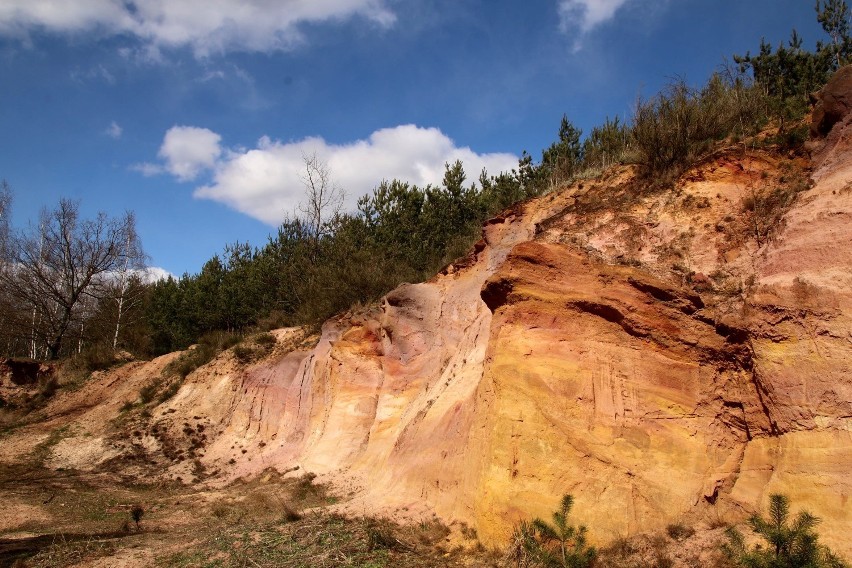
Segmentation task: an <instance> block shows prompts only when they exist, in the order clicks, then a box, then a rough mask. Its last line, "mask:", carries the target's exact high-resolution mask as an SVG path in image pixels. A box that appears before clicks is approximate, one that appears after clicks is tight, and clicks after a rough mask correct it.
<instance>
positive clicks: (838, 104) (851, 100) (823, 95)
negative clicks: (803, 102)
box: [811, 65, 852, 137]
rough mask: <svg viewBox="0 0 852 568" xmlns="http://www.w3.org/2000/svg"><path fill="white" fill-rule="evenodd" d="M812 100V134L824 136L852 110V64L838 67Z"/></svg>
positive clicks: (813, 135)
mask: <svg viewBox="0 0 852 568" xmlns="http://www.w3.org/2000/svg"><path fill="white" fill-rule="evenodd" d="M812 100H813V102H814V111H813V114H812V115H811V136H812V137H824V136H826V135H827V134H828V133H829V132H831V129H832V127H834V125H835V124H837V123H838V122H840V121H841V120H843V119H844V118H845V117H846V115H847V114H849V112H850V110H852V65H847V66H846V67H842V68H840V69H838V70H837V72H836V73H835V74H834V75H833V76H832V77H831V79H829V80H828V83H826V84H825V86H824V87H823V88H822V89H820V90H819V91H818V92H816V93H815V94H814V95H812Z"/></svg>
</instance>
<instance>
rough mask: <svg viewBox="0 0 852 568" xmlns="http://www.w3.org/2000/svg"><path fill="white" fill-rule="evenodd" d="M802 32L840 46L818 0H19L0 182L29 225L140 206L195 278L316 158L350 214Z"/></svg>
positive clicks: (498, 160) (167, 254)
mask: <svg viewBox="0 0 852 568" xmlns="http://www.w3.org/2000/svg"><path fill="white" fill-rule="evenodd" d="M794 27H795V28H796V29H797V30H798V31H799V32H800V34H801V35H802V36H803V37H804V39H805V42H806V46H807V47H809V48H812V47H813V45H814V43H815V41H816V39H818V38H821V30H820V28H819V25H818V24H817V22H816V18H815V12H814V3H813V2H812V1H811V0H535V1H533V2H517V1H514V2H511V1H504V0H492V1H490V2H486V1H485V0H133V1H129V0H2V2H0V77H2V85H0V132H2V136H0V178H5V179H6V180H7V181H8V182H9V184H10V185H11V187H12V189H13V191H14V195H15V201H14V209H13V224H14V225H16V226H18V227H23V226H26V224H27V223H28V222H29V220H34V219H36V217H37V215H38V211H39V210H40V208H42V207H45V206H48V207H52V206H54V205H55V204H56V203H57V202H58V200H59V199H60V197H71V198H76V199H80V200H81V202H82V205H81V207H82V210H83V212H84V213H85V214H86V215H94V214H95V213H96V212H97V211H106V212H108V213H110V214H115V215H117V214H120V213H122V212H123V211H125V210H133V211H135V212H136V217H137V229H138V231H139V233H140V235H141V237H142V242H143V245H144V247H145V250H146V252H147V253H148V254H149V256H150V263H151V264H152V265H153V266H157V267H161V268H163V269H165V270H167V271H169V272H171V273H174V274H178V275H179V274H181V273H183V272H191V273H194V272H197V271H198V270H199V269H200V268H201V265H202V264H203V262H204V261H205V260H207V259H208V258H210V257H211V256H212V255H213V254H214V253H217V252H220V251H221V250H222V248H223V247H224V245H225V244H226V243H233V242H235V241H241V242H245V241H248V242H250V243H252V244H255V245H262V244H263V243H264V242H265V241H266V238H267V235H268V234H270V233H271V232H274V230H275V227H276V225H277V224H278V223H279V222H280V220H281V219H283V218H284V216H285V215H287V214H290V215H292V214H293V212H294V211H295V209H296V207H297V206H298V203H299V201H300V200H301V199H302V192H303V188H302V185H301V181H300V179H299V175H300V171H301V168H302V156H303V155H304V154H310V153H316V154H317V155H318V156H319V157H320V158H321V159H323V160H324V161H326V162H327V163H328V165H329V167H330V169H331V174H332V177H333V179H334V180H335V182H336V183H337V185H339V186H340V187H341V188H343V189H344V190H345V191H346V194H347V203H348V204H349V206H350V207H351V206H352V204H353V203H354V202H355V201H356V200H357V198H358V197H359V196H360V195H362V194H364V193H367V192H369V191H370V189H371V188H373V187H375V186H376V185H377V184H378V183H379V182H380V181H381V180H382V179H386V178H394V177H398V178H401V179H405V180H407V181H411V182H414V183H418V184H423V183H428V182H439V181H440V179H441V175H442V173H443V164H444V163H445V162H446V161H451V160H455V159H457V158H459V159H462V160H463V162H464V163H465V166H466V170H467V172H468V177H469V179H471V180H473V179H475V178H476V177H477V176H478V173H479V171H480V170H481V169H482V168H483V167H485V168H487V170H488V171H489V172H490V173H497V171H499V170H500V169H504V168H510V167H512V166H514V165H515V164H516V162H517V157H518V156H519V155H520V153H521V151H523V150H527V151H529V152H530V153H532V154H533V156H534V157H539V156H540V152H541V149H542V148H544V147H546V146H548V145H549V144H550V143H551V142H552V141H553V140H554V138H555V136H556V132H557V130H558V126H559V120H560V118H561V116H562V115H563V114H567V115H568V116H569V118H570V119H571V120H572V121H573V122H574V123H575V124H576V125H577V126H579V127H580V128H582V129H583V130H584V131H585V132H588V131H589V130H590V129H591V127H592V126H594V125H596V124H599V123H600V122H602V121H603V119H604V118H605V117H606V116H610V117H611V116H615V115H619V116H621V117H623V118H629V115H630V110H631V107H632V105H633V103H634V102H635V100H636V98H637V96H639V95H645V96H648V95H651V94H653V93H655V92H656V91H657V90H659V88H660V87H661V86H662V85H664V84H665V82H666V81H667V80H669V79H670V78H671V77H674V76H682V77H685V78H686V79H687V81H688V82H690V83H693V84H696V85H698V84H701V83H702V82H703V81H705V80H706V78H707V77H708V75H709V74H710V73H711V72H713V71H714V70H715V69H718V67H719V65H720V64H721V63H722V61H723V59H724V58H725V57H726V56H730V55H731V54H732V53H743V52H745V51H746V50H752V51H756V50H757V48H758V46H759V43H760V39H761V37H765V38H766V39H767V40H769V41H770V42H771V43H773V44H777V43H778V42H780V41H785V40H786V39H787V38H788V37H789V34H790V30H791V29H792V28H794Z"/></svg>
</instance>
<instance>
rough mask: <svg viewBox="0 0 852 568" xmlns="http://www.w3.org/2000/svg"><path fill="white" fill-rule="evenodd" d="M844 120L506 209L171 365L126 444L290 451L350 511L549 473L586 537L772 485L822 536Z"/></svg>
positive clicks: (444, 498)
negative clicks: (422, 274)
mask: <svg viewBox="0 0 852 568" xmlns="http://www.w3.org/2000/svg"><path fill="white" fill-rule="evenodd" d="M848 121H849V118H848V117H842V118H841V119H839V122H838V123H837V124H836V125H835V126H834V128H833V129H832V131H831V134H830V135H829V136H828V137H827V138H826V140H825V141H824V142H823V143H822V144H823V146H822V147H819V148H816V149H815V152H814V160H813V161H812V162H809V161H808V160H807V159H805V158H803V157H800V156H786V155H778V154H773V153H769V152H751V153H748V154H743V152H742V150H741V149H736V148H735V149H728V150H726V151H720V152H719V153H717V154H716V155H713V156H710V157H708V158H707V159H706V160H704V161H703V162H702V163H701V164H699V165H697V166H696V167H695V168H694V169H693V170H691V171H690V172H688V174H687V175H686V176H684V178H683V179H682V180H681V182H680V183H679V184H678V186H677V188H676V191H671V192H664V193H660V192H651V191H645V189H644V188H643V187H642V186H641V185H640V184H638V182H636V181H635V180H634V178H633V174H632V172H631V171H630V169H629V168H622V169H621V170H616V171H613V172H610V174H609V175H608V177H606V178H604V179H601V180H596V181H591V182H590V181H586V182H583V183H581V184H577V185H575V186H573V187H570V188H567V189H565V190H564V191H560V192H554V193H552V194H550V195H547V196H544V197H542V198H539V199H536V200H534V201H531V202H529V203H526V204H524V205H523V206H518V207H516V208H515V209H514V210H512V211H508V212H506V213H505V214H504V215H503V216H501V217H499V218H496V219H494V220H492V221H491V222H489V223H488V224H487V225H486V226H485V227H484V230H483V241H481V242H480V243H479V244H478V245H477V246H476V247H475V249H474V251H473V252H472V253H471V256H470V257H469V258H466V259H463V260H462V261H460V262H457V263H456V264H455V265H454V266H451V267H449V268H448V269H447V270H445V271H444V273H442V274H439V275H438V276H436V277H435V278H434V279H432V280H431V281H429V282H426V283H422V284H416V285H403V286H401V287H399V288H398V289H396V290H394V291H393V292H392V293H390V294H389V295H388V296H387V297H386V298H385V299H384V301H383V303H382V305H381V306H380V307H375V308H373V309H371V310H369V311H367V312H365V313H361V314H358V315H352V316H348V317H346V318H339V319H336V320H333V321H330V322H327V323H326V325H325V326H324V328H323V330H322V334H321V337H320V338H319V341H318V343H317V344H316V345H315V346H313V347H304V348H295V349H290V350H282V349H279V350H278V351H277V352H276V355H274V356H272V357H269V358H267V359H265V360H263V361H260V362H258V363H255V364H252V365H249V366H247V367H246V366H244V365H240V364H238V363H237V362H236V360H235V358H234V357H233V356H232V355H231V354H230V353H225V354H223V355H222V356H220V357H219V358H218V359H217V360H216V361H214V362H213V363H212V364H210V365H207V366H205V367H202V368H201V369H199V370H197V371H195V372H194V373H192V374H191V375H190V376H189V377H188V379H187V381H186V383H185V384H184V385H183V387H182V388H181V389H180V391H179V392H178V393H177V395H176V396H175V397H173V398H172V399H171V400H169V401H168V402H166V403H165V404H162V405H160V406H159V407H157V408H156V409H155V411H154V413H153V416H152V418H151V425H152V428H153V429H154V430H152V429H149V430H147V431H145V432H141V433H140V434H139V436H137V437H136V438H135V439H134V440H133V441H132V443H131V442H127V444H130V445H132V446H133V447H134V448H136V449H137V450H138V449H139V448H143V449H144V450H145V451H147V452H149V454H150V455H154V454H156V453H157V452H158V451H161V450H162V449H163V448H164V447H165V446H166V445H171V446H174V445H175V444H177V443H178V442H177V441H179V440H184V442H186V443H189V441H190V440H192V442H191V443H192V447H193V448H194V449H193V451H192V452H190V454H191V455H190V454H184V455H182V456H181V455H176V457H175V458H174V459H173V460H172V462H171V465H169V466H168V470H167V471H168V474H169V475H171V476H173V477H181V478H182V479H184V480H187V479H189V478H192V477H193V476H201V475H202V474H203V473H204V472H206V473H207V474H208V475H213V476H214V478H215V479H218V480H230V479H234V478H236V477H240V476H247V475H254V474H257V473H259V472H261V471H263V470H264V469H265V468H268V467H275V468H277V469H279V470H282V471H285V470H288V471H289V470H294V468H297V467H298V468H299V469H298V471H311V472H315V473H318V474H321V475H322V476H323V478H324V479H326V480H330V481H332V482H334V484H335V485H336V487H337V488H338V490H339V491H341V493H344V494H346V495H347V497H350V498H351V499H348V500H347V501H346V503H345V504H344V505H342V507H346V508H349V509H350V510H352V511H354V512H356V513H358V514H362V513H364V512H373V513H375V512H381V513H388V512H396V513H398V514H403V515H406V516H408V517H410V518H415V519H417V518H420V517H421V516H424V515H428V514H432V512H434V513H436V514H437V515H438V516H439V517H441V518H442V519H443V520H444V521H446V522H449V523H452V522H463V523H466V524H468V525H470V526H472V527H473V528H475V529H476V530H477V532H478V534H479V536H480V538H482V539H483V540H485V541H487V542H498V541H500V540H502V539H504V538H505V537H506V536H507V535H508V534H509V532H510V531H511V526H512V523H513V522H515V521H516V520H518V519H520V518H523V517H529V516H531V515H546V514H548V513H549V512H550V511H552V510H553V508H554V506H555V504H556V503H557V502H558V500H559V498H560V496H561V495H562V494H563V493H566V492H570V493H572V494H573V495H574V496H575V498H576V501H577V507H576V509H575V511H576V518H577V519H578V520H579V521H582V522H584V523H586V524H588V525H589V526H590V527H592V528H593V533H594V535H593V537H594V538H595V539H596V540H599V541H605V540H608V539H609V538H612V537H615V536H618V535H625V534H631V533H635V532H640V531H646V530H654V529H659V528H661V527H664V526H665V525H667V524H669V523H673V522H677V521H680V520H683V519H689V520H692V521H700V520H717V519H723V520H729V521H731V520H738V519H742V518H743V517H744V516H745V515H747V514H749V513H751V512H753V511H755V510H757V509H759V508H763V507H765V505H766V503H767V502H768V496H769V494H770V493H772V492H777V491H781V492H784V493H786V494H788V495H789V496H790V498H791V500H792V502H793V504H794V507H798V506H801V507H806V508H808V509H809V510H811V511H812V512H813V513H815V514H816V515H818V516H820V517H822V518H823V519H824V523H823V525H822V526H821V534H822V535H823V538H824V540H825V542H826V543H828V544H829V545H831V546H832V547H833V548H835V549H836V550H838V551H840V552H842V553H845V554H846V555H847V556H848V555H850V554H852V543H850V541H849V540H848V534H850V533H852V515H850V514H849V508H848V504H847V501H848V499H849V497H850V495H851V494H852V476H850V474H849V472H850V471H852V433H850V430H852V331H850V330H852V219H850V211H852V142H850V141H849V140H850V138H852V130H850V128H849V127H848V125H847V122H848ZM808 178H810V179H812V183H809V182H808ZM776 190H777V192H776ZM773 192H775V193H773ZM773 196H774V197H773ZM788 198H789V200H787V199H788ZM773 200H774V201H773ZM785 200H787V201H785ZM790 201H792V206H790V207H789V208H787V207H786V206H784V205H783V203H789V202H790ZM779 203H781V205H778V204H779ZM773 204H774V205H773ZM299 333H300V332H299V330H279V331H278V332H276V334H277V337H278V340H279V345H281V344H283V343H286V342H287V341H291V340H292V339H293V337H295V336H296V335H298V334H299ZM133 365H137V367H138V368H137V370H138V373H143V370H142V367H139V366H144V365H145V364H142V363H134V364H133ZM148 365H154V366H156V365H159V367H158V368H157V369H154V367H152V368H151V369H149V371H150V373H151V374H152V375H153V374H156V373H159V370H158V369H160V368H162V366H163V362H162V361H160V362H153V363H150V364H148ZM133 376H135V375H133ZM138 383H139V381H137V382H136V383H134V384H137V385H138ZM81 396H83V395H81ZM201 433H203V436H202V435H201ZM171 446H170V447H171ZM188 456H189V457H192V458H193V460H189V459H188Z"/></svg>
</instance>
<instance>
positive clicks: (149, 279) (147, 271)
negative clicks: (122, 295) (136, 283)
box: [134, 266, 177, 284]
mask: <svg viewBox="0 0 852 568" xmlns="http://www.w3.org/2000/svg"><path fill="white" fill-rule="evenodd" d="M134 272H136V273H137V274H138V275H139V278H140V279H141V280H142V281H143V282H145V283H146V284H153V283H154V282H158V281H160V280H167V279H168V278H169V277H172V278H175V279H177V277H176V276H175V275H174V274H172V273H171V272H169V271H168V270H166V269H165V268H160V267H159V266H146V267H145V268H143V269H141V270H135V271H134Z"/></svg>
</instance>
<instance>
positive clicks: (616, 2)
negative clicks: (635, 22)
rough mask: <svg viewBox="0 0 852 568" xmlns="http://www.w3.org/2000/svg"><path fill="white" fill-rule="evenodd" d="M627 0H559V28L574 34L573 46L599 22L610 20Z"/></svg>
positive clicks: (577, 44)
mask: <svg viewBox="0 0 852 568" xmlns="http://www.w3.org/2000/svg"><path fill="white" fill-rule="evenodd" d="M627 2H628V0H559V7H558V10H559V29H560V30H562V31H563V32H565V33H573V34H576V37H575V41H574V48H575V49H578V48H579V47H580V39H581V38H582V36H583V35H584V34H587V33H589V32H590V31H592V30H593V29H594V28H596V27H597V26H599V25H600V24H602V23H604V22H606V21H608V20H611V19H612V18H613V17H614V16H615V13H616V12H617V11H618V9H619V8H621V7H622V6H623V5H624V4H626V3H627Z"/></svg>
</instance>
